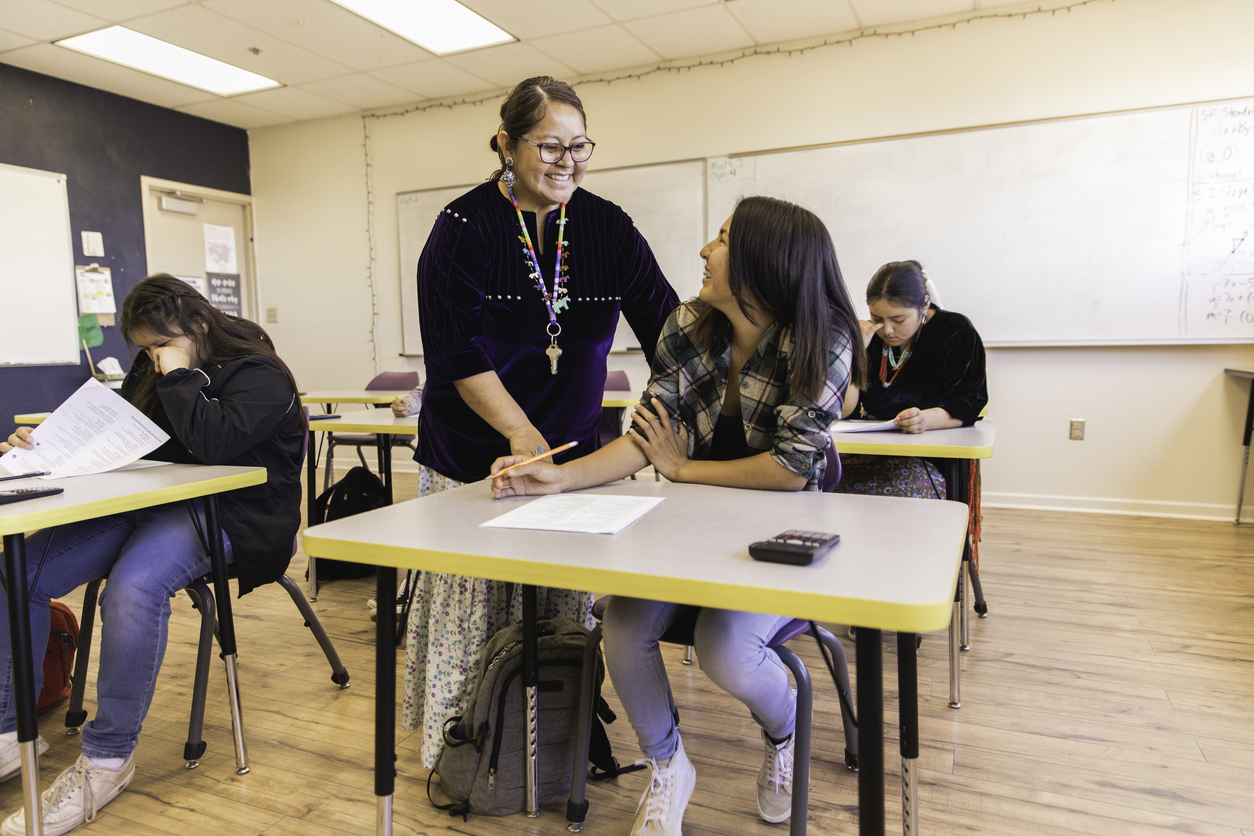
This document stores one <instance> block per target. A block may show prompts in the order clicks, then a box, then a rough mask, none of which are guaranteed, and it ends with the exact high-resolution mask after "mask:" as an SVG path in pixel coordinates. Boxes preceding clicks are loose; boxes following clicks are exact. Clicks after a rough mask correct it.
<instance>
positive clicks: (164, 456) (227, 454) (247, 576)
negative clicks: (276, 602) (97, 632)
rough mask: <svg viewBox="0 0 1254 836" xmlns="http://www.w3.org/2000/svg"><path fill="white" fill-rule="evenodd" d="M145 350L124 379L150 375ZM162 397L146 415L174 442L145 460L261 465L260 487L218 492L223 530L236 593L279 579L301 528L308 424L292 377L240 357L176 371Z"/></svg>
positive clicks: (260, 360)
mask: <svg viewBox="0 0 1254 836" xmlns="http://www.w3.org/2000/svg"><path fill="white" fill-rule="evenodd" d="M152 373H153V371H152V361H151V359H149V357H148V355H147V354H145V353H140V354H139V355H138V356H137V357H136V358H135V362H134V364H133V365H132V367H131V371H130V374H128V375H127V378H126V380H125V381H124V382H123V384H122V392H121V394H122V397H124V398H127V399H128V400H130V397H128V396H129V395H131V394H132V393H133V392H134V385H133V382H134V381H135V380H138V379H139V375H145V374H152ZM157 396H158V398H159V402H158V404H157V407H156V409H155V410H154V413H155V414H151V415H149V416H148V417H149V418H150V419H152V421H153V423H155V424H156V425H157V426H159V427H160V428H161V429H162V430H164V431H165V432H166V433H167V434H168V435H169V436H170V440H169V441H167V442H166V443H165V444H163V445H162V446H161V447H159V448H158V449H157V450H155V451H154V452H152V453H150V454H149V455H148V456H147V458H150V459H153V460H156V461H166V462H174V463H177V464H216V465H237V466H245V467H264V468H265V469H266V474H267V475H266V481H265V483H264V484H261V485H254V486H252V487H249V488H241V489H240V490H235V491H228V492H226V493H224V494H221V495H220V496H219V497H218V509H219V518H220V520H221V524H222V528H223V529H224V530H225V531H226V534H227V536H228V537H229V538H230V539H231V550H232V553H233V555H234V560H235V567H236V570H237V571H238V573H239V594H240V595H245V594H247V593H248V592H250V591H252V590H253V589H255V588H256V587H258V586H261V585H262V584H266V583H271V582H273V581H277V580H278V579H279V577H280V576H282V574H283V573H284V571H286V570H287V565H288V563H290V562H291V559H292V552H293V546H294V544H295V537H296V532H297V530H298V529H299V528H300V502H301V482H300V474H301V465H302V464H303V458H304V443H305V426H304V419H303V412H302V410H301V406H300V403H299V401H298V400H297V399H296V397H295V395H294V394H293V393H292V387H291V384H289V383H288V380H287V376H286V375H285V374H284V373H283V371H282V369H280V368H279V367H278V365H277V364H275V362H274V361H273V360H271V359H270V358H268V357H264V356H261V355H249V356H247V357H235V358H232V359H230V360H226V361H223V362H221V363H211V364H209V365H207V366H205V367H204V368H203V369H176V370H175V371H172V372H170V373H169V374H167V375H165V376H163V377H161V378H160V379H159V380H158V381H157Z"/></svg>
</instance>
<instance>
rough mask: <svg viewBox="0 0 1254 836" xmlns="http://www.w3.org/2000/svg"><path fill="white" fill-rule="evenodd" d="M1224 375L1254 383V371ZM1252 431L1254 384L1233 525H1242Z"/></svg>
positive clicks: (1246, 422) (1246, 424)
mask: <svg viewBox="0 0 1254 836" xmlns="http://www.w3.org/2000/svg"><path fill="white" fill-rule="evenodd" d="M1224 374H1227V375H1231V376H1232V377H1243V378H1245V379H1246V380H1252V381H1254V369H1224ZM1251 429H1254V383H1251V384H1250V401H1249V403H1248V404H1247V405H1246V407H1245V431H1244V433H1243V435H1242V437H1241V444H1242V445H1243V446H1244V447H1245V456H1244V457H1243V458H1242V459H1241V482H1240V483H1239V484H1238V485H1237V515H1236V518H1235V519H1234V520H1233V521H1232V524H1233V525H1240V524H1241V505H1242V503H1243V502H1244V501H1245V473H1246V471H1247V470H1249V467H1250V431H1251Z"/></svg>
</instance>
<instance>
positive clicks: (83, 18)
mask: <svg viewBox="0 0 1254 836" xmlns="http://www.w3.org/2000/svg"><path fill="white" fill-rule="evenodd" d="M0 21H3V23H4V28H5V29H7V30H9V31H10V32H14V33H16V34H18V35H25V36H26V37H28V38H34V39H35V40H37V41H52V40H56V39H58V38H68V37H69V36H71V35H81V34H82V33H84V32H90V31H91V30H93V29H99V28H101V27H102V26H104V25H106V23H107V21H105V20H104V19H103V18H99V17H96V16H95V15H89V14H85V13H84V12H80V11H77V10H75V9H68V8H66V7H65V6H62V5H60V4H58V3H53V2H51V0H4V3H3V5H0Z"/></svg>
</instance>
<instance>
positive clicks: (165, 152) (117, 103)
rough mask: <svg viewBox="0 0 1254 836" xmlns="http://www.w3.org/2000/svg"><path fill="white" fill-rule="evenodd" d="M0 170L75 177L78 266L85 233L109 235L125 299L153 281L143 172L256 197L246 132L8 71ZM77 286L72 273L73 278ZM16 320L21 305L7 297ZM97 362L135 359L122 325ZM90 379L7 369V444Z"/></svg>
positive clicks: (75, 369) (2, 403) (3, 410)
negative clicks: (29, 417) (23, 425)
mask: <svg viewBox="0 0 1254 836" xmlns="http://www.w3.org/2000/svg"><path fill="white" fill-rule="evenodd" d="M0 163H7V164H8V165H20V166H25V167H27V168H39V169H43V170H45V171H56V172H61V173H63V174H66V175H67V176H68V178H69V181H68V191H69V197H70V228H71V236H72V239H73V242H74V263H75V264H85V263H88V261H87V260H86V259H85V258H84V256H83V253H82V236H81V235H79V233H80V232H81V231H82V230H94V231H96V232H100V233H102V234H103V235H104V246H105V256H104V258H96V257H92V258H91V259H90V261H94V262H96V263H98V264H100V265H101V266H107V267H109V268H111V269H112V271H113V290H114V293H115V295H116V296H117V298H118V299H119V300H121V299H123V298H125V296H126V294H127V293H128V292H129V291H130V289H131V288H132V287H134V286H135V284H136V283H137V282H138V281H140V280H141V279H142V278H143V277H144V276H145V275H146V274H147V264H146V260H145V257H144V215H143V202H142V196H141V194H140V189H139V178H140V175H147V176H149V177H159V178H161V179H164V180H176V181H178V182H181V183H190V184H193V185H197V186H207V187H209V188H214V189H223V190H225V191H231V192H240V193H243V194H249V193H250V188H249V172H248V133H247V132H246V131H243V130H241V129H239V128H232V127H229V126H227V125H222V124H219V123H217V122H210V121H208V120H206V119H200V118H198V117H195V116H188V115H187V114H185V113H179V112H177V111H174V110H167V109H165V108H163V107H157V106H156V105H150V104H144V103H143V102H137V101H135V100H134V99H127V98H124V97H122V96H115V95H113V94H112V93H105V92H102V91H100V90H94V89H92V88H90V87H83V86H81V85H78V84H72V83H70V82H68V81H61V80H59V79H55V78H51V77H49V76H45V75H40V74H38V73H32V72H29V71H27V70H22V69H18V68H17V67H11V66H8V65H6V64H0ZM66 281H67V282H73V281H74V277H73V276H66ZM0 305H4V306H5V308H7V309H8V310H7V313H8V315H10V316H14V315H20V314H18V313H16V312H15V311H14V308H17V307H20V302H19V301H18V300H14V299H4V300H0ZM104 334H105V338H104V339H105V342H104V345H102V346H101V347H100V348H93V349H92V357H93V358H100V357H108V356H113V357H117V358H118V359H119V360H120V361H121V362H122V367H123V368H129V367H130V352H129V351H128V349H127V347H126V343H125V341H124V340H123V339H122V335H121V334H119V333H118V329H117V328H105V329H104ZM88 377H90V373H89V372H88V369H87V363H86V361H85V360H84V361H83V363H82V365H80V366H21V367H0V439H2V438H6V437H8V435H9V434H10V433H11V432H12V431H13V415H14V414H15V413H18V412H42V411H44V410H49V409H54V408H55V407H56V406H57V405H58V404H60V403H61V401H63V400H65V399H66V398H67V397H68V396H69V395H70V394H71V393H72V392H73V391H74V390H75V389H77V388H78V387H79V386H81V385H82V384H83V382H84V381H85V380H87V378H88Z"/></svg>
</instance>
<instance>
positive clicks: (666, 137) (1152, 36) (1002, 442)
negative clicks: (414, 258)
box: [252, 0, 1254, 518]
mask: <svg viewBox="0 0 1254 836" xmlns="http://www.w3.org/2000/svg"><path fill="white" fill-rule="evenodd" d="M1032 6H1033V7H1034V6H1035V4H1032ZM1025 8H1027V7H1025ZM1252 28H1254V3H1250V2H1248V0H1119V2H1111V3H1104V2H1099V3H1095V4H1092V5H1089V6H1084V7H1081V8H1077V9H1075V10H1073V11H1071V12H1069V13H1068V12H1059V13H1058V14H1055V15H1043V16H1033V17H1028V18H1026V19H1009V20H990V21H983V22H976V23H972V24H964V25H959V26H957V27H956V28H954V29H944V30H939V31H932V32H923V33H920V34H917V35H914V36H905V37H901V38H892V39H888V40H875V39H871V40H863V41H859V42H858V43H857V44H855V45H854V46H852V47H850V46H839V47H827V48H823V49H819V50H815V51H812V52H809V53H806V54H804V55H793V56H787V55H779V56H767V57H755V58H751V59H747V60H743V61H740V62H737V63H736V64H733V65H728V66H724V67H707V68H700V69H695V70H691V71H685V72H682V73H658V74H655V75H652V76H649V77H648V78H645V79H639V80H632V81H622V82H616V83H614V84H611V85H605V84H592V85H586V86H582V87H580V88H579V92H580V95H581V96H582V98H583V100H584V103H585V105H586V107H587V110H588V113H589V133H590V134H591V135H592V136H593V137H595V138H596V140H597V142H598V143H599V144H598V147H597V156H596V159H595V163H596V164H597V165H599V166H603V167H613V166H622V165H636V164H646V163H654V162H663V161H667V160H676V159H685V158H692V157H705V156H716V155H722V154H728V153H736V152H743V151H753V150H760V149H769V148H776V147H783V146H792V145H803V144H809V143H821V142H832V141H838V140H849V139H858V138H865V137H875V136H885V135H893V134H901V133H913V132H919V131H929V130H937V129H947V128H958V127H966V126H973V125H983V124H990V123H1001V122H1008V121H1017V120H1025V119H1039V118H1047V117H1056V116H1068V115H1076V114H1082V113H1094V112H1104V111H1111V110H1120V109H1127V108H1138V107H1151V106H1157V105H1166V104H1178V103H1185V102H1195V101H1205V100H1212V99H1220V98H1230V97H1238V96H1251V95H1254V58H1251V53H1250V50H1249V48H1248V44H1247V42H1246V37H1245V33H1246V32H1248V31H1251V29H1252ZM495 111H496V103H495V102H494V103H490V104H486V105H476V106H459V107H453V108H451V109H440V110H432V111H428V112H425V113H415V114H410V115H407V116H390V117H387V118H381V119H368V120H366V127H367V128H368V130H369V134H370V146H371V154H372V163H373V165H372V168H371V178H372V182H373V189H374V191H373V195H374V222H375V223H374V230H375V234H374V239H375V240H374V255H375V262H374V283H375V289H376V292H377V298H378V300H379V305H378V320H377V345H378V358H377V364H376V361H375V358H374V355H373V352H372V349H371V345H370V324H371V307H370V304H371V303H370V292H369V289H368V287H367V279H366V274H367V265H368V262H369V260H370V249H369V246H368V243H367V235H366V212H367V196H366V166H365V161H364V155H363V148H362V144H363V120H362V119H360V118H358V117H343V118H338V119H333V120H321V121H317V122H309V123H299V124H296V125H291V126H283V127H277V128H267V129H263V130H259V131H254V132H253V134H252V164H253V194H254V196H255V199H256V212H257V237H258V243H257V257H258V264H259V275H260V279H261V286H262V303H263V305H264V306H268V307H278V308H279V312H280V323H279V324H278V325H277V326H272V328H273V333H274V335H275V337H276V339H277V340H279V341H280V346H281V348H282V350H283V352H284V356H285V357H288V358H289V359H290V360H291V361H292V365H293V368H294V369H295V371H296V373H297V375H298V377H299V378H300V380H301V381H302V384H303V385H305V386H307V387H310V388H313V387H318V388H331V387H350V386H359V385H362V383H363V382H364V381H365V380H366V379H368V378H369V377H370V376H371V375H372V374H373V372H374V369H375V368H376V366H377V368H378V369H380V370H388V369H401V368H411V367H412V368H418V369H421V361H420V360H417V359H407V358H402V357H400V356H399V352H400V350H401V337H400V312H399V302H398V294H399V276H398V275H397V273H398V266H397V262H398V246H397V240H396V202H395V196H396V193H397V192H401V191H409V190H413V189H422V188H433V187H437V186H447V185H453V184H458V183H471V182H476V181H479V180H481V179H482V178H483V177H484V176H485V175H486V174H487V173H488V172H489V171H490V170H491V169H492V167H493V163H494V158H493V155H492V154H491V153H490V152H489V151H488V150H487V146H486V140H487V137H488V136H489V135H490V133H491V132H492V129H493V128H494V127H495V125H496V116H495ZM863 278H864V277H850V282H851V285H852V286H854V289H855V291H857V290H858V289H859V287H860V285H861V282H862V279H863ZM1007 315H1013V312H1007ZM976 325H977V327H978V326H979V323H976ZM638 363H639V361H638V360H637V359H635V358H626V357H622V358H615V359H614V363H613V365H614V366H619V367H625V368H628V369H629V370H630V371H631V373H632V378H633V383H639V382H642V380H643V370H642V368H640V367H638V366H637V365H633V364H638ZM1233 365H1243V366H1251V367H1254V346H1249V345H1233V346H1168V347H1125V348H1037V349H1027V348H1019V349H1008V348H1003V349H991V350H990V352H989V378H990V381H989V388H990V395H991V398H992V410H993V415H994V416H995V418H996V420H997V424H998V439H997V447H996V456H995V457H994V458H993V459H992V460H990V461H989V462H988V463H987V466H986V469H985V483H984V496H985V500H986V502H988V503H989V504H1012V505H1019V506H1041V507H1062V508H1076V509H1091V510H1105V511H1126V512H1132V513H1153V514H1181V515H1190V516H1204V517H1216V518H1223V517H1226V516H1228V515H1229V514H1230V513H1231V511H1232V509H1233V507H1234V505H1235V500H1236V490H1237V479H1238V473H1239V467H1240V457H1239V452H1240V441H1241V438H1240V427H1241V422H1242V420H1243V417H1244V408H1245V400H1246V397H1247V396H1246V392H1247V388H1246V385H1245V384H1244V382H1240V383H1238V382H1237V381H1233V380H1231V379H1228V378H1226V377H1225V376H1224V375H1223V368H1224V367H1225V366H1233ZM1070 418H1084V419H1086V420H1087V421H1088V436H1087V439H1086V440H1085V441H1083V442H1071V441H1068V440H1067V423H1068V420H1069V419H1070ZM1251 505H1254V496H1252V497H1251ZM1250 513H1251V514H1254V509H1252V510H1251V512H1250Z"/></svg>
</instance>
